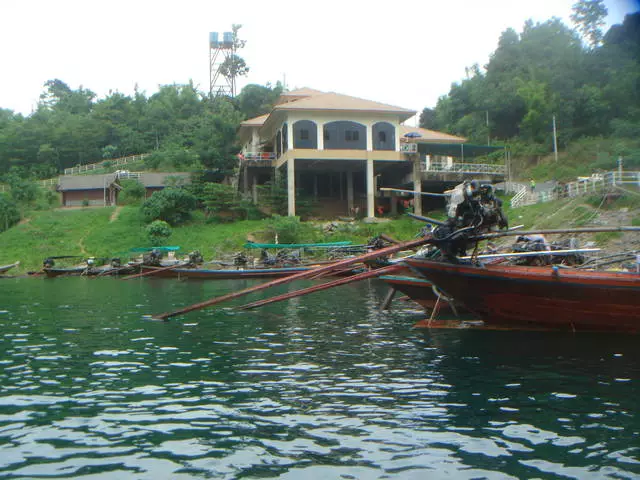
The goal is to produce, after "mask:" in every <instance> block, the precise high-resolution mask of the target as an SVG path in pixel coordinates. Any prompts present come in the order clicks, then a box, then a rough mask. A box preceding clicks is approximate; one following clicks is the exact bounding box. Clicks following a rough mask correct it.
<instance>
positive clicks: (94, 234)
mask: <svg viewBox="0 0 640 480" xmlns="http://www.w3.org/2000/svg"><path fill="white" fill-rule="evenodd" d="M113 213H114V208H112V207H107V208H103V207H100V208H80V209H57V210H50V211H39V212H34V213H33V214H32V215H31V216H30V217H29V219H28V221H25V222H22V223H21V224H20V225H17V226H15V227H13V228H11V229H9V230H8V231H6V232H3V233H0V245H2V249H0V265H4V264H8V263H13V262H14V261H16V260H20V261H21V265H20V268H19V269H17V270H12V273H24V272H27V271H34V270H39V269H40V268H41V266H42V261H43V259H44V258H46V257H48V256H59V255H81V256H84V257H88V256H95V257H99V258H100V257H105V258H108V257H113V256H119V257H123V258H126V257H127V255H128V252H129V250H130V249H131V248H134V247H148V246H151V244H150V243H149V241H148V240H147V238H146V236H145V231H144V223H143V222H142V220H141V218H140V215H139V208H138V207H123V208H122V209H121V210H120V211H119V214H118V215H117V218H116V219H115V220H114V221H110V218H111V216H112V214H113ZM421 226H422V224H421V223H420V222H417V221H415V220H411V219H408V218H402V219H398V220H393V221H390V222H385V223H380V224H365V223H362V222H357V223H356V224H354V225H350V224H344V225H342V226H340V227H339V228H338V229H337V230H336V231H334V232H333V233H330V234H325V233H323V229H322V224H311V223H303V224H302V228H301V229H300V232H299V238H300V240H299V241H302V242H322V241H339V240H352V241H353V242H354V243H366V242H367V241H368V240H369V239H370V238H371V237H373V236H375V235H377V234H379V233H386V234H387V235H390V236H392V237H396V238H398V239H400V240H407V239H410V238H413V237H414V236H415V235H416V233H417V232H418V231H419V230H420V228H421ZM274 228H275V227H274V221H273V220H271V219H267V220H252V221H242V222H235V223H225V224H213V223H206V222H205V219H204V217H203V216H202V215H201V214H196V215H195V216H194V219H193V221H192V222H190V223H189V224H187V225H184V226H180V227H176V228H174V229H173V234H172V236H171V237H170V238H169V239H168V241H167V243H168V244H170V245H179V246H180V247H181V253H188V252H189V251H192V250H199V251H200V252H201V253H202V254H203V256H204V257H205V259H206V260H210V259H213V258H219V257H220V256H221V255H223V254H226V253H230V252H235V251H240V250H242V245H243V244H244V243H245V242H246V240H247V238H248V237H249V236H251V237H253V238H254V239H255V240H256V241H264V242H273V241H274V232H275V230H274Z"/></svg>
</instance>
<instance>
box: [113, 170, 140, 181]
mask: <svg viewBox="0 0 640 480" xmlns="http://www.w3.org/2000/svg"><path fill="white" fill-rule="evenodd" d="M141 175H142V172H129V171H128V170H125V171H117V172H116V177H117V178H135V179H139V178H140V176H141Z"/></svg>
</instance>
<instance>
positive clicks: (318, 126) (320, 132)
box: [316, 122, 324, 150]
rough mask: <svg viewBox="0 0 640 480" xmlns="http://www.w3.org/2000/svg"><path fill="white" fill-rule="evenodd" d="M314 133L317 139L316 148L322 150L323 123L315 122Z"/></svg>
mask: <svg viewBox="0 0 640 480" xmlns="http://www.w3.org/2000/svg"><path fill="white" fill-rule="evenodd" d="M316 134H317V137H318V138H317V140H318V150H324V123H320V122H318V123H317V124H316Z"/></svg>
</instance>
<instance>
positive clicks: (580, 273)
mask: <svg viewBox="0 0 640 480" xmlns="http://www.w3.org/2000/svg"><path fill="white" fill-rule="evenodd" d="M406 263H407V264H408V265H409V266H410V268H411V269H412V270H413V271H414V272H416V273H418V274H420V275H421V276H423V277H424V278H426V279H427V280H429V281H430V282H433V283H434V284H435V285H436V286H437V287H438V289H439V290H440V291H441V292H443V293H444V294H445V295H446V296H447V297H449V298H453V299H454V300H455V302H458V303H460V304H462V305H464V306H465V307H466V308H467V309H468V310H469V311H470V312H472V313H474V314H476V315H477V316H479V317H480V318H482V319H483V320H484V321H485V323H487V324H499V325H514V324H515V325H521V326H541V327H547V328H561V329H569V330H574V331H577V330H617V331H627V332H638V331H640V275H638V274H637V273H620V272H607V271H604V272H601V271H586V270H578V269H573V268H559V267H557V266H552V267H535V266H522V265H482V266H475V265H471V264H453V263H446V262H436V261H431V260H424V259H418V258H409V259H406ZM427 288H428V287H426V286H425V287H423V289H427Z"/></svg>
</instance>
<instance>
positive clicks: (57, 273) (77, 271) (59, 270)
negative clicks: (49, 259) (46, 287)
mask: <svg viewBox="0 0 640 480" xmlns="http://www.w3.org/2000/svg"><path fill="white" fill-rule="evenodd" d="M88 268H89V267H87V266H86V265H78V266H75V267H43V268H42V271H43V272H44V273H45V275H46V276H47V277H48V278H54V277H62V276H69V275H83V274H84V273H85V272H86V271H87V270H88Z"/></svg>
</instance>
